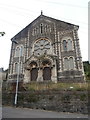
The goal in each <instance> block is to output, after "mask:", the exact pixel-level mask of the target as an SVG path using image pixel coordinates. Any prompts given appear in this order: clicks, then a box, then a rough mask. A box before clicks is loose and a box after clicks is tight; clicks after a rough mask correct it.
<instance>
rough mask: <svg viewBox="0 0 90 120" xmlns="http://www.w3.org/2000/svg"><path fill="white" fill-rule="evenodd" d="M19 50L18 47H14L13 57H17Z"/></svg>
mask: <svg viewBox="0 0 90 120" xmlns="http://www.w3.org/2000/svg"><path fill="white" fill-rule="evenodd" d="M19 50H20V48H19V47H16V49H15V57H19Z"/></svg>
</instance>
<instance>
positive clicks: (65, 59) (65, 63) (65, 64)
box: [64, 58, 69, 70]
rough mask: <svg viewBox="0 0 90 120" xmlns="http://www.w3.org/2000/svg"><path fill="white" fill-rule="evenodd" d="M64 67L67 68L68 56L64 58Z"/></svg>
mask: <svg viewBox="0 0 90 120" xmlns="http://www.w3.org/2000/svg"><path fill="white" fill-rule="evenodd" d="M64 69H66V70H67V69H69V64H68V58H64Z"/></svg>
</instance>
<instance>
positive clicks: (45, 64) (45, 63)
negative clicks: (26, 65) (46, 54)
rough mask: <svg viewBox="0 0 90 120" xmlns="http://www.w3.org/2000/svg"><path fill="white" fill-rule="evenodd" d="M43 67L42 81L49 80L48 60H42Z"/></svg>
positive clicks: (49, 66)
mask: <svg viewBox="0 0 90 120" xmlns="http://www.w3.org/2000/svg"><path fill="white" fill-rule="evenodd" d="M42 65H43V80H51V62H50V61H49V60H44V61H43V62H42Z"/></svg>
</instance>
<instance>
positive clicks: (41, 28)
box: [40, 24, 43, 33]
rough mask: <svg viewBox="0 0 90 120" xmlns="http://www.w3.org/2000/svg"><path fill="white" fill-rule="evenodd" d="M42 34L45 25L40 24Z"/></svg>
mask: <svg viewBox="0 0 90 120" xmlns="http://www.w3.org/2000/svg"><path fill="white" fill-rule="evenodd" d="M40 33H43V24H40Z"/></svg>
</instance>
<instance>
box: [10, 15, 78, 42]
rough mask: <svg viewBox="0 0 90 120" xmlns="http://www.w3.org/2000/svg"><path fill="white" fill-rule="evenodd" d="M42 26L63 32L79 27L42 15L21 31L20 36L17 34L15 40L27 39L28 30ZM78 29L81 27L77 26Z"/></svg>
mask: <svg viewBox="0 0 90 120" xmlns="http://www.w3.org/2000/svg"><path fill="white" fill-rule="evenodd" d="M40 24H45V25H47V26H48V25H49V27H50V26H51V27H52V29H54V25H55V26H56V28H57V29H58V30H59V31H61V30H63V29H64V30H67V29H73V28H74V26H77V25H74V24H71V23H68V22H64V21H61V20H57V19H54V18H51V17H48V16H45V15H42V14H41V15H40V16H39V17H37V18H36V19H35V20H34V21H32V22H31V23H30V24H29V25H27V26H26V27H25V28H24V29H23V30H21V31H20V32H19V33H18V34H16V35H15V36H14V37H13V38H18V37H21V36H22V37H25V36H26V34H27V32H28V29H29V30H30V29H31V31H32V30H33V28H34V27H36V26H38V27H40ZM77 27H79V26H77ZM13 38H12V39H13ZM12 39H11V40H12Z"/></svg>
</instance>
